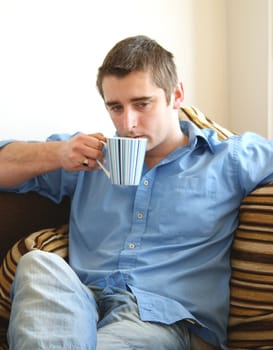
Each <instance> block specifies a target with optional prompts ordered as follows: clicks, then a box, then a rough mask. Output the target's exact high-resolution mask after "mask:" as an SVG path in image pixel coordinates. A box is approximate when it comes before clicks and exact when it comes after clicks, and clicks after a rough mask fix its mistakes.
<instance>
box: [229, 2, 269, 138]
mask: <svg viewBox="0 0 273 350" xmlns="http://www.w3.org/2000/svg"><path fill="white" fill-rule="evenodd" d="M272 7H273V6H272V0H228V6H227V10H228V12H227V14H228V20H227V24H228V41H227V43H228V80H227V83H228V106H229V109H228V110H229V119H228V125H229V127H231V128H232V129H234V130H236V131H238V132H242V131H245V130H252V131H256V132H258V133H260V134H262V135H264V136H267V137H273V129H272V124H273V122H272V119H273V115H272V99H273V91H272V64H273V60H272V52H273V44H272V30H273V29H272V19H273V12H272V11H273V10H272Z"/></svg>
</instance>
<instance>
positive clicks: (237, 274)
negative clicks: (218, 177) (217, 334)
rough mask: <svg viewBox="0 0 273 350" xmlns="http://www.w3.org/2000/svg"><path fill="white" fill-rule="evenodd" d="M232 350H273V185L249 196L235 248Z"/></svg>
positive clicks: (233, 253) (231, 320)
mask: <svg viewBox="0 0 273 350" xmlns="http://www.w3.org/2000/svg"><path fill="white" fill-rule="evenodd" d="M231 258H232V259H231V263H232V277H231V299H230V319H229V348H230V349H273V184H269V185H266V186H262V187H260V188H258V189H257V190H255V191H254V192H252V193H251V195H249V196H247V197H246V198H245V199H244V201H243V203H242V205H241V209H240V224H239V227H238V229H237V231H236V235H235V239H234V243H233V248H232V256H231Z"/></svg>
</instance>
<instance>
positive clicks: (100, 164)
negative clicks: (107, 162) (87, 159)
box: [96, 141, 110, 179]
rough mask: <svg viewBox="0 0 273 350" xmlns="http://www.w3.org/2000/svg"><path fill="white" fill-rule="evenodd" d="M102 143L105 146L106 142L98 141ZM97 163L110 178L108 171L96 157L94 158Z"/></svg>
mask: <svg viewBox="0 0 273 350" xmlns="http://www.w3.org/2000/svg"><path fill="white" fill-rule="evenodd" d="M100 142H101V143H103V144H104V146H105V147H107V144H106V142H103V141H100ZM96 162H97V164H98V165H99V166H100V168H101V169H102V170H103V171H104V173H105V175H106V176H107V177H108V178H109V179H110V171H109V170H108V169H107V168H106V167H105V166H104V165H103V164H102V162H101V161H100V160H98V159H96Z"/></svg>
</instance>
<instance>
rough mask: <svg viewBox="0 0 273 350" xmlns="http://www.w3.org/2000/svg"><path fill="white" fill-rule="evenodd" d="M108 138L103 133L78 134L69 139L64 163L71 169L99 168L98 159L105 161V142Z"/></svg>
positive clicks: (64, 165)
mask: <svg viewBox="0 0 273 350" xmlns="http://www.w3.org/2000/svg"><path fill="white" fill-rule="evenodd" d="M101 141H103V142H105V141H106V138H105V136H104V135H103V134H101V133H96V134H91V135H86V134H77V135H76V136H74V137H73V138H71V139H69V140H68V141H67V145H66V151H65V152H64V154H63V155H62V156H63V161H62V165H63V168H64V169H66V170H69V171H78V170H92V169H97V168H98V164H97V162H96V160H97V159H98V160H100V161H102V162H103V158H104V153H103V143H102V142H101Z"/></svg>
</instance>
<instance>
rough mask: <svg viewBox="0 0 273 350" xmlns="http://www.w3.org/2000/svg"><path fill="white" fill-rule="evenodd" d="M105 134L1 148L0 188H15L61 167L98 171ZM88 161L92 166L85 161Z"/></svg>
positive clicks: (11, 144)
mask: <svg viewBox="0 0 273 350" xmlns="http://www.w3.org/2000/svg"><path fill="white" fill-rule="evenodd" d="M100 141H105V137H104V136H103V135H102V134H92V135H85V134H77V135H76V136H74V137H72V138H70V139H68V140H66V141H49V142H35V143H33V142H13V143H9V144H7V145H6V146H4V147H3V148H1V149H0V186H14V185H17V184H20V183H22V182H24V181H27V180H29V179H31V178H33V177H35V176H37V175H40V174H42V173H46V172H49V171H53V170H56V169H59V168H63V169H66V170H68V171H79V170H92V169H95V168H98V165H97V163H96V159H99V160H102V159H103V152H102V148H103V144H102V143H101V142H100ZM85 159H88V165H87V166H86V165H83V161H84V160H85Z"/></svg>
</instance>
